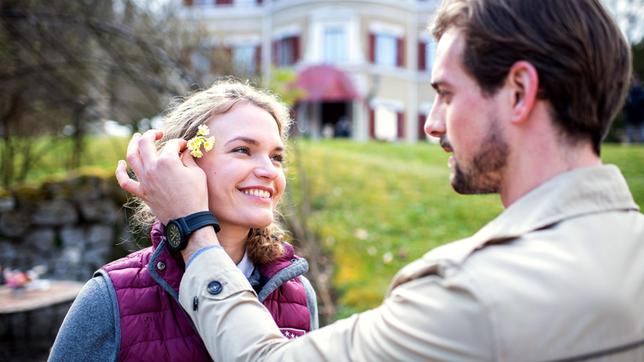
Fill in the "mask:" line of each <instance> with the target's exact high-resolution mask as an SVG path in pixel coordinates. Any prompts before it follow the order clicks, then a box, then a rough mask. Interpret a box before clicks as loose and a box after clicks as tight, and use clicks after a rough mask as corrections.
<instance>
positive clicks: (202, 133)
mask: <svg viewBox="0 0 644 362" xmlns="http://www.w3.org/2000/svg"><path fill="white" fill-rule="evenodd" d="M209 134H210V129H208V126H206V125H205V124H202V125H200V126H199V128H198V130H197V136H207V135H209Z"/></svg>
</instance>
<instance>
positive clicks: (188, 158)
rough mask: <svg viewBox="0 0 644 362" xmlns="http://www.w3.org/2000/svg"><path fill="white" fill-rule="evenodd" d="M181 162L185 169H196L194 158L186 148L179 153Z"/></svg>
mask: <svg viewBox="0 0 644 362" xmlns="http://www.w3.org/2000/svg"><path fill="white" fill-rule="evenodd" d="M181 162H183V164H184V165H185V166H186V167H193V166H196V167H198V165H197V161H195V159H194V157H192V155H191V154H190V150H189V149H187V148H186V149H185V150H183V152H181Z"/></svg>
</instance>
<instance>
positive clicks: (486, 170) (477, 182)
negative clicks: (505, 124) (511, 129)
mask: <svg viewBox="0 0 644 362" xmlns="http://www.w3.org/2000/svg"><path fill="white" fill-rule="evenodd" d="M508 153H509V147H508V144H507V143H506V142H505V139H504V138H503V135H502V133H501V130H500V129H499V127H498V121H496V120H495V121H494V122H492V124H491V125H490V128H489V129H488V133H487V135H486V136H485V139H484V140H483V141H482V142H481V146H480V148H479V150H478V152H477V153H476V155H474V157H473V158H472V160H471V162H469V165H468V166H465V167H464V166H462V165H460V164H459V163H458V162H454V177H453V178H452V187H453V188H454V191H456V192H458V193H459V194H464V195H471V194H491V193H498V192H499V191H500V188H501V182H502V178H503V177H502V174H503V171H504V169H505V167H506V165H507V162H508Z"/></svg>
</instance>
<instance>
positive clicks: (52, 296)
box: [0, 280, 84, 314]
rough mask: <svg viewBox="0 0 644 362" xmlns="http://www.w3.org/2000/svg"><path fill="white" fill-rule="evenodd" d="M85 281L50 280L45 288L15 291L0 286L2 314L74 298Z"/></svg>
mask: <svg viewBox="0 0 644 362" xmlns="http://www.w3.org/2000/svg"><path fill="white" fill-rule="evenodd" d="M83 285H84V284H83V283H79V282H73V281H63V280H51V281H49V288H47V289H45V290H29V289H26V290H22V291H19V292H18V293H14V291H12V290H11V289H10V288H9V287H7V286H1V287H0V314H13V313H22V312H29V311H34V310H37V309H41V308H47V307H51V306H53V305H56V304H60V303H65V302H69V301H72V300H74V298H76V296H77V295H78V292H80V290H81V288H83Z"/></svg>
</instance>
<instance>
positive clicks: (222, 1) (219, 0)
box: [215, 0, 233, 5]
mask: <svg viewBox="0 0 644 362" xmlns="http://www.w3.org/2000/svg"><path fill="white" fill-rule="evenodd" d="M215 4H217V5H232V4H233V0H215Z"/></svg>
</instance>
